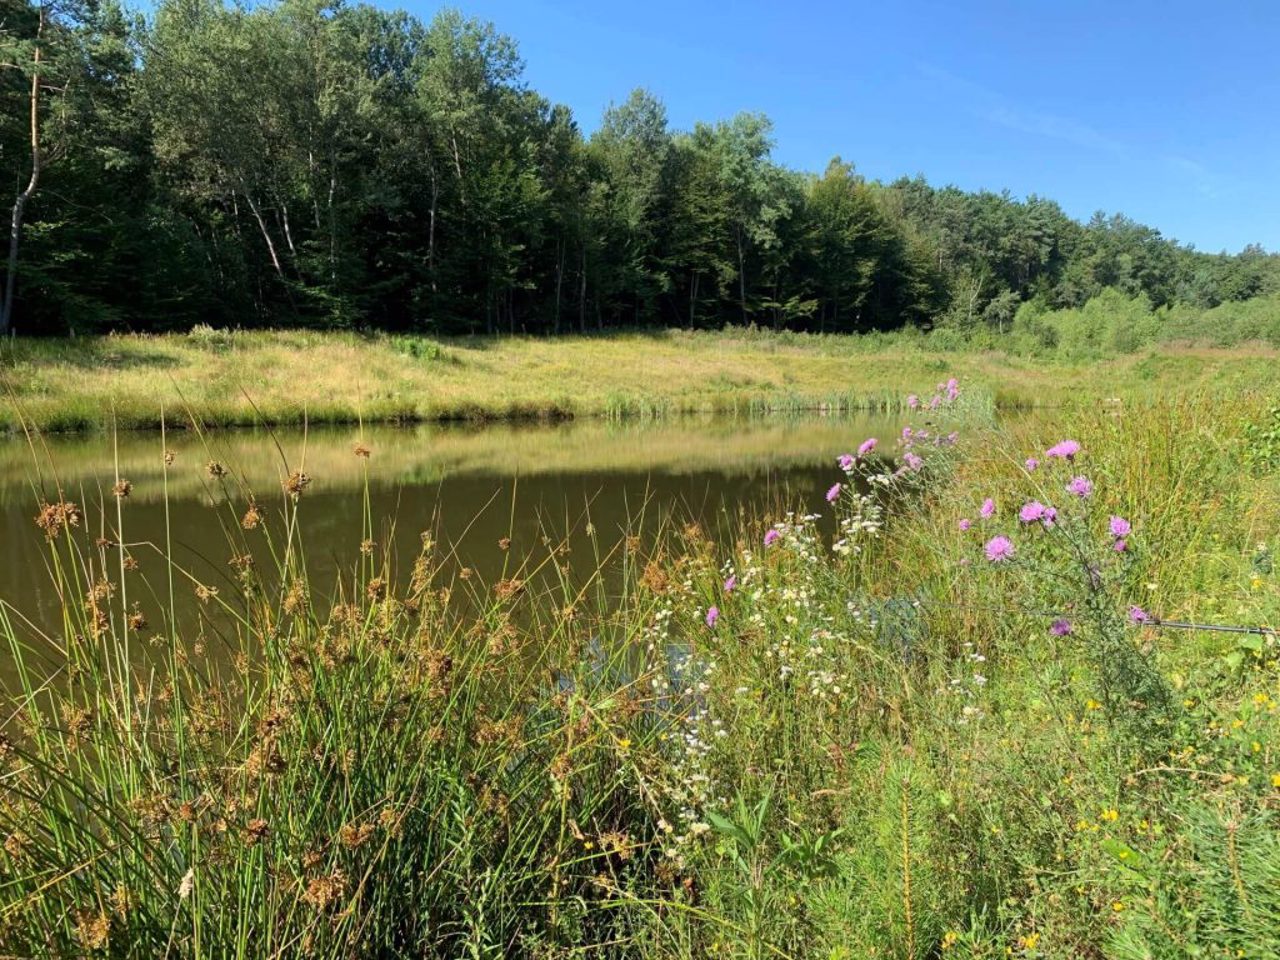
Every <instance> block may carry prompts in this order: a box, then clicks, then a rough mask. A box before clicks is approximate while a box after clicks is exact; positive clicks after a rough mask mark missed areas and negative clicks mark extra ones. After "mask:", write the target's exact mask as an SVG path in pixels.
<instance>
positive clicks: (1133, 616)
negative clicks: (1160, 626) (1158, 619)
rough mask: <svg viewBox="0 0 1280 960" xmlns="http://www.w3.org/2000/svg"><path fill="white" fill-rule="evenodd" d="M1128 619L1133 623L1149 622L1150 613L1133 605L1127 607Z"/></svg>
mask: <svg viewBox="0 0 1280 960" xmlns="http://www.w3.org/2000/svg"><path fill="white" fill-rule="evenodd" d="M1129 619H1130V620H1131V621H1133V622H1134V623H1150V622H1151V614H1149V613H1147V611H1145V610H1143V609H1142V608H1141V607H1139V606H1136V605H1135V606H1132V607H1130V608H1129Z"/></svg>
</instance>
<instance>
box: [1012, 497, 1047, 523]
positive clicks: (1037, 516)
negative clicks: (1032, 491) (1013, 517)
mask: <svg viewBox="0 0 1280 960" xmlns="http://www.w3.org/2000/svg"><path fill="white" fill-rule="evenodd" d="M1045 510H1046V507H1045V505H1044V504H1043V503H1041V502H1040V501H1039V500H1032V501H1031V502H1030V503H1025V504H1023V505H1022V509H1021V510H1019V511H1018V519H1019V520H1021V521H1022V522H1023V523H1035V522H1036V521H1037V520H1043V519H1044V518H1045Z"/></svg>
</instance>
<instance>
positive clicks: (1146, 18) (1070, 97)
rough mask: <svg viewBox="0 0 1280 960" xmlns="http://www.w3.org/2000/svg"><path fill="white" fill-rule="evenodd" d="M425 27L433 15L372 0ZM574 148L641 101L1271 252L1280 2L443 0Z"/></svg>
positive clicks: (689, 120) (1204, 242)
mask: <svg viewBox="0 0 1280 960" xmlns="http://www.w3.org/2000/svg"><path fill="white" fill-rule="evenodd" d="M375 2H377V3H379V4H380V5H386V6H401V5H403V6H405V7H406V9H408V10H409V11H410V12H412V13H414V14H416V15H418V16H420V17H423V18H429V17H430V16H431V15H432V14H433V13H434V12H435V10H436V9H437V8H438V6H439V5H438V4H436V3H429V2H423V0H401V2H400V3H396V2H395V0H375ZM456 5H457V6H459V7H460V9H461V10H462V11H463V12H464V13H466V14H468V15H471V16H476V17H481V18H483V19H487V20H492V21H493V22H494V23H495V24H496V25H497V27H498V28H499V29H500V30H502V31H503V32H504V33H508V34H510V35H512V36H513V37H514V38H515V39H516V40H517V41H518V42H519V44H520V50H521V53H522V55H523V56H524V59H525V61H526V64H527V71H526V76H527V79H528V81H529V82H530V83H531V84H532V86H533V87H535V88H536V89H537V90H539V91H540V92H541V93H543V94H544V95H546V96H547V97H549V98H550V99H552V100H554V101H557V102H560V103H565V104H568V105H569V106H570V107H572V108H573V111H574V114H575V116H576V117H577V118H578V121H579V123H580V124H581V125H582V127H583V129H584V130H585V131H588V132H589V131H590V130H592V129H594V127H595V126H596V124H597V123H598V120H599V117H600V114H601V112H602V111H603V110H604V108H605V107H606V106H607V105H608V104H609V103H610V102H611V101H621V100H623V99H624V98H625V97H626V95H627V93H628V92H629V91H630V90H631V89H632V88H633V87H637V86H644V87H648V88H649V89H650V90H652V91H653V92H654V93H656V94H657V95H658V96H660V97H661V98H662V99H663V100H664V101H665V103H666V105H667V110H668V113H669V115H670V118H671V122H672V125H673V126H675V127H677V128H688V127H690V126H692V124H693V122H694V121H695V120H714V119H718V118H724V117H728V116H731V115H732V114H734V113H736V112H738V111H740V110H758V111H763V112H765V113H767V114H768V115H769V116H770V117H771V118H772V119H773V121H774V124H775V135H776V139H777V149H776V151H775V157H776V158H777V159H778V160H779V161H780V162H782V163H785V164H787V165H789V166H793V167H797V168H802V169H810V170H821V169H822V168H823V167H824V166H825V165H826V162H827V160H828V159H830V157H831V156H833V155H835V154H839V155H841V156H842V157H844V158H845V159H846V160H851V161H853V162H854V163H855V164H856V165H857V167H858V169H859V170H860V171H861V172H862V173H863V174H864V175H866V176H869V177H875V178H881V179H893V178H895V177H897V176H899V175H902V174H916V173H921V174H924V175H925V176H926V177H927V178H928V179H929V180H930V181H931V182H933V183H936V184H945V183H954V184H957V185H958V186H961V187H964V188H966V189H977V188H987V189H992V190H1001V189H1004V188H1008V189H1009V190H1011V191H1012V192H1013V193H1014V194H1016V195H1019V196H1025V195H1026V194H1029V193H1037V194H1040V195H1042V196H1046V197H1050V198H1053V199H1055V200H1057V201H1058V202H1059V203H1061V204H1062V206H1063V207H1064V209H1065V210H1066V211H1067V213H1069V214H1070V215H1072V216H1075V217H1079V218H1087V217H1088V216H1089V215H1090V214H1092V213H1093V212H1094V211H1095V210H1099V209H1101V210H1106V211H1108V212H1114V211H1122V212H1124V213H1127V214H1129V215H1130V216H1132V217H1134V218H1135V219H1137V220H1140V221H1142V222H1144V223H1147V224H1150V225H1151V226H1154V227H1156V228H1158V229H1159V230H1160V231H1161V232H1162V233H1164V234H1165V235H1166V236H1171V237H1175V238H1176V239H1178V240H1180V241H1183V242H1185V243H1192V244H1194V245H1195V246H1196V247H1198V248H1199V249H1201V250H1210V251H1217V250H1221V249H1228V250H1232V251H1234V250H1238V249H1239V248H1241V247H1242V246H1244V245H1245V244H1247V243H1251V242H1257V243H1262V244H1263V245H1264V246H1266V247H1267V248H1268V249H1270V250H1280V190H1277V175H1280V122H1278V121H1280V110H1278V108H1280V70H1277V69H1276V64H1277V59H1278V55H1280V0H1272V2H1242V0H1222V2H1220V3H1218V4H1208V3H1204V2H1198V3H1189V2H1184V0H1166V2H1162V3H1156V2H1147V0H1140V2H1134V0H1111V2H1104V0H1058V2H1047V0H1043V2H1042V0H1023V2H1013V0H1006V2H997V0H973V2H965V0H953V2H951V3H932V2H909V3H908V2H903V3H894V2H890V0H881V2H877V3H871V2H866V0H850V2H843V3H842V2H835V0H824V2H813V3H803V2H758V0H750V2H734V0H722V2H719V3H713V2H706V0H684V2H677V0H642V2H634V0H632V2H628V3H615V2H611V0H594V2H592V0H458V2H457V4H456Z"/></svg>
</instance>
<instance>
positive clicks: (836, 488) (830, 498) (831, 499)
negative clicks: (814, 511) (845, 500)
mask: <svg viewBox="0 0 1280 960" xmlns="http://www.w3.org/2000/svg"><path fill="white" fill-rule="evenodd" d="M840 490H841V487H840V484H838V483H837V484H834V485H833V486H832V487H831V489H830V490H828V491H827V494H826V496H827V503H835V502H836V501H837V500H839V499H840Z"/></svg>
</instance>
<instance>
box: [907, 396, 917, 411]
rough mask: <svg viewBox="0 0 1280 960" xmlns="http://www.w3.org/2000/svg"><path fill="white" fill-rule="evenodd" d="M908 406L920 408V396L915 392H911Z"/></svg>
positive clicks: (914, 408) (913, 408) (915, 408)
mask: <svg viewBox="0 0 1280 960" xmlns="http://www.w3.org/2000/svg"><path fill="white" fill-rule="evenodd" d="M907 406H908V407H910V408H911V409H912V410H918V409H919V408H920V398H919V397H917V396H916V395H915V394H914V393H913V394H911V396H909V397H907Z"/></svg>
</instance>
